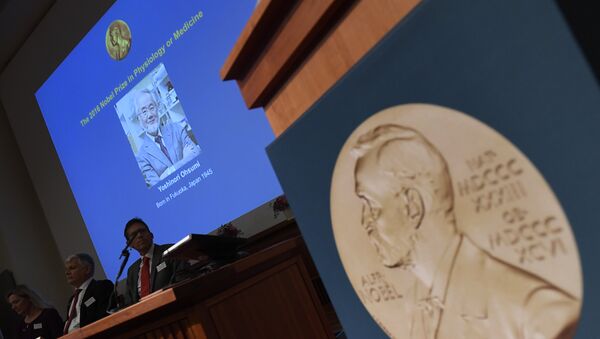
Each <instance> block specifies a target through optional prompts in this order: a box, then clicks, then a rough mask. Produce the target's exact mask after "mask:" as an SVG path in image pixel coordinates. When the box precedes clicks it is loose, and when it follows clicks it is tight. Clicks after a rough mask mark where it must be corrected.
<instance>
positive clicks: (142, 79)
mask: <svg viewBox="0 0 600 339" xmlns="http://www.w3.org/2000/svg"><path fill="white" fill-rule="evenodd" d="M255 4H256V1H231V2H220V1H185V0H179V1H170V2H164V1H144V2H133V1H126V0H121V1H117V2H116V3H115V4H114V5H113V6H112V7H111V8H110V9H109V10H108V11H107V13H106V14H105V15H104V16H103V17H102V18H101V19H100V20H99V21H98V23H97V24H96V25H95V26H94V27H93V28H92V29H91V30H90V32H88V34H87V35H86V36H85V37H84V38H83V39H82V40H81V41H80V42H79V44H78V45H77V46H76V47H75V49H74V50H73V51H72V52H71V53H70V54H69V55H68V57H67V58H66V59H65V60H64V61H63V62H62V63H61V65H60V66H59V67H58V68H57V69H56V70H55V71H54V73H53V74H52V75H51V76H50V77H49V78H48V80H47V81H46V82H45V83H44V84H43V85H42V86H41V87H40V89H39V90H38V91H37V92H36V99H37V101H38V104H39V106H40V109H41V111H42V114H43V116H44V120H45V121H46V125H47V127H48V131H49V133H50V136H51V138H52V141H53V143H54V146H55V148H56V151H57V154H58V156H59V158H60V161H61V164H62V166H63V169H64V171H65V174H66V177H67V179H68V181H69V184H70V186H71V190H72V191H73V194H74V196H75V200H76V201H77V204H78V207H79V210H80V212H81V215H82V217H83V219H84V221H85V223H86V225H85V226H86V227H87V229H88V232H89V234H90V236H91V238H92V241H93V243H94V246H95V248H96V251H97V252H98V255H99V257H100V260H101V262H102V264H103V267H104V269H105V271H106V273H107V275H108V276H109V277H110V278H113V277H114V276H115V275H116V271H117V269H118V265H119V261H118V256H119V252H120V249H121V248H122V247H123V245H124V243H125V239H124V237H123V227H124V225H125V222H126V221H127V220H129V219H130V218H132V217H134V216H137V217H141V218H143V219H144V220H146V221H147V223H148V224H149V226H150V227H151V228H152V231H153V232H154V235H155V239H156V242H157V243H168V242H174V241H177V240H179V239H180V238H181V237H183V236H185V235H186V234H188V233H207V232H210V231H211V230H213V229H215V228H217V227H218V226H220V225H221V224H224V223H226V222H228V221H231V220H233V219H235V218H237V217H238V216H240V215H242V214H244V213H246V212H248V211H250V210H252V209H254V208H256V207H258V206H259V205H261V204H263V203H265V202H266V201H268V200H270V199H272V198H274V197H275V196H277V195H279V194H281V188H280V186H279V183H278V182H277V179H276V177H275V175H274V173H273V170H272V168H271V165H270V163H269V161H268V159H267V156H266V153H265V147H266V145H267V144H269V143H270V142H271V141H272V140H273V138H274V136H273V133H272V131H271V129H270V127H269V125H268V122H267V121H266V118H265V116H264V113H263V112H260V111H248V110H247V108H246V107H245V105H244V103H243V101H242V98H241V96H240V94H239V92H238V90H237V88H236V84H235V83H233V82H223V81H221V80H220V77H219V70H220V68H221V66H222V65H223V63H224V61H225V59H226V58H227V55H228V54H229V51H230V50H231V48H232V47H233V45H234V44H235V41H236V39H237V37H238V36H239V34H240V32H241V31H242V28H243V27H244V25H245V23H246V21H247V20H248V18H249V17H250V15H251V13H252V11H253V9H254V6H255ZM82 227H83V226H82Z"/></svg>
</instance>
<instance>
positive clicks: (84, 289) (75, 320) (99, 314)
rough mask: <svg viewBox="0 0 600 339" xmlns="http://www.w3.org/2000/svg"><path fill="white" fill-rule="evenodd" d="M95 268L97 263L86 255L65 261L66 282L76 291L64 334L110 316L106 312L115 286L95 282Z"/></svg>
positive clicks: (75, 255)
mask: <svg viewBox="0 0 600 339" xmlns="http://www.w3.org/2000/svg"><path fill="white" fill-rule="evenodd" d="M94 267H95V265H94V259H92V257H91V256H90V255H88V254H85V253H79V254H74V255H71V256H69V257H68V258H67V260H65V272H66V276H67V282H68V283H69V285H71V286H73V287H74V288H75V292H74V293H73V296H72V297H71V298H70V299H69V304H68V308H67V322H66V323H65V328H64V333H65V334H66V333H69V332H72V331H74V330H76V329H78V328H80V327H84V326H85V325H88V324H91V323H93V322H95V321H96V320H99V319H101V318H104V317H105V316H107V315H108V313H106V309H107V308H108V300H109V298H110V295H111V293H112V292H113V283H112V282H110V280H94V278H93V276H94Z"/></svg>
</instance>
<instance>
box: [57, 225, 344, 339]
mask: <svg viewBox="0 0 600 339" xmlns="http://www.w3.org/2000/svg"><path fill="white" fill-rule="evenodd" d="M305 251H306V250H305V248H304V243H303V241H302V239H301V238H300V237H295V238H292V239H289V240H286V241H283V242H280V243H278V244H276V245H273V246H270V247H269V248H266V249H263V250H261V251H258V252H256V253H254V254H251V255H249V256H248V257H246V258H243V259H241V260H239V261H237V262H235V263H233V264H230V265H227V266H224V267H222V268H220V269H219V270H217V271H215V272H213V273H210V274H207V275H205V276H201V277H198V278H195V279H193V280H191V281H185V282H182V283H180V284H178V285H175V286H173V287H172V288H169V289H166V290H163V291H160V292H157V293H155V294H153V295H150V296H149V297H147V298H145V299H144V300H142V301H140V302H139V303H137V304H135V305H132V306H130V307H127V308H125V309H123V310H121V311H119V312H117V313H115V314H112V315H110V316H108V317H106V318H104V319H101V320H100V321H97V322H95V323H93V324H90V325H88V326H86V327H83V328H81V329H79V330H77V331H75V332H73V333H70V334H69V335H66V336H64V337H62V338H65V339H75V338H223V339H227V338H231V339H237V338H248V339H251V338H257V339H258V338H261V339H262V338H298V339H300V338H333V335H332V333H331V331H330V326H329V324H328V323H327V319H326V317H325V314H324V312H323V309H322V307H321V302H320V300H319V298H318V297H317V294H316V292H315V290H314V288H313V286H312V281H311V278H310V276H309V274H308V270H307V267H306V263H305V259H304V258H305V256H306V252H305Z"/></svg>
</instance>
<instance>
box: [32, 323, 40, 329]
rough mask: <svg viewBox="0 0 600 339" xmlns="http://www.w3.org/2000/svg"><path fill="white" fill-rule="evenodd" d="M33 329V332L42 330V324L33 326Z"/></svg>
mask: <svg viewBox="0 0 600 339" xmlns="http://www.w3.org/2000/svg"><path fill="white" fill-rule="evenodd" d="M33 329H34V330H41V329H42V323H37V324H33Z"/></svg>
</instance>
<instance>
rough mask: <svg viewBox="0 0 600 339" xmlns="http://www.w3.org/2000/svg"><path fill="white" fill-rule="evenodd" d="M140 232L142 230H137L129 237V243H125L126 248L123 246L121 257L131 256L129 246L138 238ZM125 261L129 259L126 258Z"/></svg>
mask: <svg viewBox="0 0 600 339" xmlns="http://www.w3.org/2000/svg"><path fill="white" fill-rule="evenodd" d="M138 234H140V231H137V232H135V233H133V235H132V236H131V238H129V240H127V244H126V245H125V248H123V250H122V251H121V256H119V259H121V258H123V257H125V256H126V257H127V258H129V251H128V249H129V247H131V244H132V243H133V241H134V240H135V238H137V236H138ZM125 261H127V259H125Z"/></svg>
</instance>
